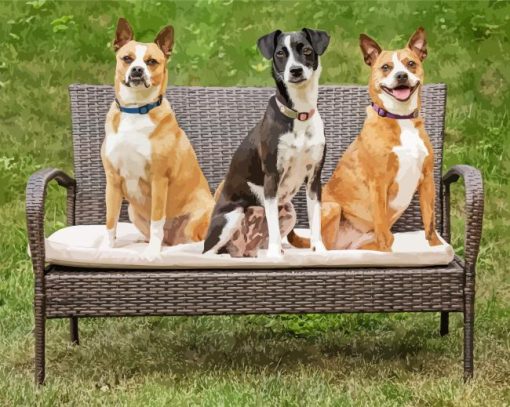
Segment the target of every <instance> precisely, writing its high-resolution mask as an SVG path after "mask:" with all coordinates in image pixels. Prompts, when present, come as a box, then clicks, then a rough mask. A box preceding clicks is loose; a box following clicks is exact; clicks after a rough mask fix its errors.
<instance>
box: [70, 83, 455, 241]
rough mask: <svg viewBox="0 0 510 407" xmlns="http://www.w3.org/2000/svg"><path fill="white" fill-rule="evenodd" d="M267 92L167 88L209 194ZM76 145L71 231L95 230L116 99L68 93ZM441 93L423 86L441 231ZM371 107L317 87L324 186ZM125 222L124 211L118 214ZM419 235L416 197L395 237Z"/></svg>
mask: <svg viewBox="0 0 510 407" xmlns="http://www.w3.org/2000/svg"><path fill="white" fill-rule="evenodd" d="M273 93H274V89H273V88H205V87H184V86H182V87H181V86H179V87H171V88H169V89H168V91H167V97H168V99H169V100H170V103H171V104H172V107H173V109H174V111H175V113H176V116H177V120H178V121H179V124H180V126H181V127H182V128H183V129H184V130H185V131H186V134H187V135H188V137H189V139H190V140H191V142H192V143H193V146H194V148H195V151H196V153H197V156H198V159H199V162H200V165H201V167H202V169H203V171H204V173H205V175H206V177H207V179H208V181H209V183H210V185H211V188H212V189H215V188H216V186H217V185H218V183H219V182H220V181H221V179H222V178H223V177H224V175H225V173H226V171H227V168H228V165H229V163H230V159H231V157H232V154H233V152H234V151H235V149H236V148H237V147H238V145H239V144H240V142H241V140H242V139H243V138H244V137H245V136H246V134H247V132H248V131H249V130H250V129H251V128H252V127H253V126H254V125H255V123H256V122H257V121H258V120H260V118H261V117H262V115H263V112H264V110H265V108H266V105H267V101H268V99H269V97H270V96H271V95H272V94H273ZM70 97H71V110H72V122H73V142H74V174H75V178H76V182H77V195H76V212H75V220H76V224H100V223H104V219H105V204H104V188H105V178H104V172H103V167H102V164H101V158H100V148H101V143H102V141H103V138H104V121H105V117H106V112H107V111H108V109H109V107H110V104H111V103H112V101H113V98H114V92H113V88H112V87H111V86H92V85H72V86H71V87H70ZM445 101H446V86H445V85H443V84H434V85H426V86H425V87H424V89H423V94H422V115H423V116H424V118H425V125H426V129H427V131H428V133H429V136H430V138H431V141H432V144H433V146H434V152H435V180H436V189H437V192H438V193H437V194H436V195H437V199H436V205H437V209H438V210H437V225H438V229H439V230H441V227H440V225H442V223H441V214H442V211H441V206H440V205H441V200H440V199H439V188H440V185H441V182H440V179H441V163H442V148H443V129H444V113H445ZM368 103H369V98H368V92H367V88H366V87H364V86H323V87H321V89H320V96H319V111H320V113H321V116H322V118H323V120H324V123H325V133H326V140H327V144H328V152H327V156H326V162H325V166H324V171H323V180H327V179H328V178H329V176H330V175H331V173H332V171H333V170H334V168H335V166H336V164H337V162H338V159H339V157H340V155H341V154H342V152H343V151H345V149H346V148H347V147H348V146H349V144H350V143H351V142H352V140H353V139H354V138H355V137H356V136H357V135H358V134H359V132H360V130H361V127H362V125H363V121H364V119H365V116H366V106H367V105H368ZM294 204H295V206H296V208H297V212H298V225H299V226H303V227H306V226H308V225H307V217H306V210H305V208H306V199H305V197H304V193H303V191H301V192H300V193H299V194H298V195H297V196H296V198H295V199H294ZM121 219H122V220H127V213H126V210H125V206H124V209H123V212H122V215H121ZM416 229H423V225H422V223H421V216H420V211H419V204H418V200H417V199H416V198H415V199H414V200H413V202H412V204H411V206H410V207H409V208H408V210H407V211H406V212H405V213H404V215H403V216H402V218H401V219H400V220H399V221H398V223H397V224H396V225H395V227H394V230H395V231H407V230H416Z"/></svg>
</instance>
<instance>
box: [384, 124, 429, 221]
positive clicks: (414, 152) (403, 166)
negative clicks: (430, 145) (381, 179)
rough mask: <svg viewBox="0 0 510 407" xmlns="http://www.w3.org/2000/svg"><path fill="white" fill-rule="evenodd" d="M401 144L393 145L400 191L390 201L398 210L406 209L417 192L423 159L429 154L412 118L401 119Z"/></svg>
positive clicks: (396, 178) (392, 206) (391, 205)
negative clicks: (396, 158) (396, 159)
mask: <svg viewBox="0 0 510 407" xmlns="http://www.w3.org/2000/svg"><path fill="white" fill-rule="evenodd" d="M398 124H399V126H400V145H399V146H395V147H393V152H394V153H395V154H396V155H397V157H398V171H397V175H396V177H395V182H396V183H397V184H398V192H397V195H396V196H395V198H393V200H392V201H391V202H390V207H391V208H393V209H394V210H396V211H399V212H401V211H404V210H405V209H406V208H407V207H408V206H409V204H410V203H411V200H412V199H413V195H414V193H415V192H416V188H417V186H418V183H419V182H420V180H421V177H422V168H423V161H424V160H425V157H427V156H428V151H427V148H426V147H425V144H424V143H423V140H422V139H421V137H420V133H419V131H418V129H417V128H416V127H415V126H414V123H413V122H412V121H411V120H399V121H398Z"/></svg>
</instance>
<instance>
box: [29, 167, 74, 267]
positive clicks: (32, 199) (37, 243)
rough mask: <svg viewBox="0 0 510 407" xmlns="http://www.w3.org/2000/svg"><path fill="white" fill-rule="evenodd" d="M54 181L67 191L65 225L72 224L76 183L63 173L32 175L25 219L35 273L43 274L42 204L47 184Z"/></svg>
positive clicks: (50, 170)
mask: <svg viewBox="0 0 510 407" xmlns="http://www.w3.org/2000/svg"><path fill="white" fill-rule="evenodd" d="M52 180H56V181H57V183H58V184H59V185H61V186H63V187H65V188H66V189H67V223H68V224H70V225H72V224H74V197H75V192H76V181H75V180H74V179H73V178H71V177H70V176H69V175H67V174H66V173H65V172H64V171H61V170H58V169H55V168H45V169H43V170H39V171H37V172H35V173H34V174H32V175H31V176H30V178H29V179H28V183H27V188H26V206H25V212H26V218H27V234H28V244H29V246H30V254H31V257H32V264H33V266H34V272H35V273H41V274H42V273H44V261H45V247H44V203H45V200H46V190H47V186H48V183H49V182H50V181H52Z"/></svg>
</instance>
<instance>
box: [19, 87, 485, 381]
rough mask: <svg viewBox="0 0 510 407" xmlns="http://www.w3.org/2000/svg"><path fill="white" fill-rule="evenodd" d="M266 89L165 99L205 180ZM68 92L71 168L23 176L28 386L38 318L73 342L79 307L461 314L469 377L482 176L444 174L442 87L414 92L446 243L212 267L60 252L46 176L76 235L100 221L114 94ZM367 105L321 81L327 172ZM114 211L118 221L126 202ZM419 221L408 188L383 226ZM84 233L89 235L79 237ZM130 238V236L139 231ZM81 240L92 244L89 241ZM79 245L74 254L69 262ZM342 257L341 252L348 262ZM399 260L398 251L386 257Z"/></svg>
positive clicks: (41, 345) (105, 90) (213, 175)
mask: <svg viewBox="0 0 510 407" xmlns="http://www.w3.org/2000/svg"><path fill="white" fill-rule="evenodd" d="M273 92H274V89H273V88H210V87H209V88H208V87H170V88H169V89H168V91H167V97H168V99H169V100H170V102H171V104H172V107H173V109H174V111H175V113H176V116H177V119H178V121H179V124H180V126H181V127H182V128H183V129H184V130H185V131H186V134H187V136H188V137H189V139H190V140H191V142H192V143H193V146H194V148H195V151H196V153H197V156H198V159H199V162H200V165H201V167H202V170H203V171H204V173H205V176H206V177H207V179H208V181H209V183H210V185H211V188H213V190H214V189H215V188H216V186H217V185H218V183H219V182H220V181H221V179H222V178H223V176H224V174H225V173H226V170H227V168H228V165H229V163H230V159H231V157H232V154H233V152H234V150H235V149H236V148H237V146H238V145H239V143H240V142H241V140H242V139H243V138H244V137H245V136H246V134H247V132H248V131H249V130H250V129H251V128H252V127H253V125H254V124H255V123H256V122H257V121H258V120H259V119H260V117H261V116H262V113H263V111H264V109H265V106H266V104H267V100H268V99H269V97H270V96H271V95H272V93H273ZM70 97H71V112H72V130H73V131H72V133H73V145H74V176H75V178H74V179H73V178H71V177H70V176H68V175H66V174H65V173H64V172H63V171H60V170H57V169H51V168H50V169H43V170H40V171H38V172H36V173H35V174H33V175H32V176H31V177H30V179H29V181H28V185H27V191H26V215H27V230H28V239H29V246H30V252H31V256H32V262H33V269H34V273H35V300H34V309H35V330H34V333H35V380H36V382H37V383H39V384H41V383H43V382H44V379H45V341H46V337H45V331H46V330H45V327H46V320H47V319H51V318H69V319H70V328H71V341H72V342H74V343H76V344H78V343H79V336H78V319H79V318H83V317H108V316H151V315H152V316H156V315H160V316H163V315H166V316H172V315H226V314H284V313H296V314H303V313H349V312H350V313H353V312H439V313H440V314H441V322H440V331H439V332H440V335H445V334H447V333H448V315H449V313H450V312H462V313H463V315H464V378H465V379H468V378H470V377H472V375H473V329H474V326H473V324H474V295H475V267H476V259H477V256H478V251H479V244H480V237H481V232H482V218H483V200H484V196H483V184H482V177H481V174H480V172H479V171H478V170H477V169H475V168H473V167H470V166H467V165H458V166H454V167H453V168H452V169H450V170H449V171H448V172H447V173H446V175H445V176H444V177H443V176H442V158H443V140H444V118H445V105H446V86H445V85H443V84H432V85H426V86H424V88H423V92H422V115H423V116H424V118H425V123H426V129H427V131H428V133H429V136H430V139H431V142H432V144H433V147H434V153H435V168H434V176H435V182H436V208H437V209H436V225H437V229H438V232H439V234H440V235H441V236H442V237H443V239H444V241H445V244H444V245H443V246H444V247H443V248H442V249H441V250H442V252H441V253H440V254H438V253H433V256H432V257H430V258H429V257H427V256H430V255H431V254H430V253H428V252H427V253H425V252H426V250H424V251H423V252H418V253H415V252H412V251H411V252H410V251H409V250H407V252H406V249H405V248H404V250H403V251H404V253H400V251H401V250H400V249H397V250H395V251H396V253H388V254H387V255H388V256H390V257H386V256H385V255H386V254H382V253H377V254H375V257H373V258H371V260H370V261H368V260H367V257H366V256H365V257H364V259H363V256H361V255H362V254H361V255H360V254H359V253H357V254H352V253H351V254H349V253H347V254H338V255H339V256H344V258H343V260H342V259H340V260H338V259H337V258H334V259H333V260H328V261H324V259H322V258H315V260H313V257H310V258H308V257H306V256H302V257H303V258H307V259H308V260H306V261H303V262H299V261H297V260H294V261H289V264H288V265H286V264H277V265H274V266H272V265H271V264H265V263H263V261H262V263H261V264H252V263H245V264H239V263H235V261H237V260H241V262H242V261H244V259H237V260H235V261H234V262H233V263H232V264H231V263H229V260H228V259H225V258H224V257H223V258H222V260H221V261H220V262H219V263H216V264H215V266H214V268H208V267H207V266H204V265H203V264H198V263H199V262H198V263H197V262H194V261H193V257H195V258H197V257H198V256H200V255H197V254H196V253H197V251H196V252H195V253H193V252H190V253H191V254H190V253H188V254H189V256H188V257H187V258H186V259H185V260H186V261H184V262H174V263H173V265H172V264H170V263H171V262H172V261H171V259H173V258H176V257H175V256H173V257H172V255H169V256H167V260H168V259H170V260H168V261H170V263H169V264H167V265H166V266H164V265H156V267H155V266H154V265H152V267H150V268H147V267H145V265H144V264H139V263H137V261H136V258H135V259H134V260H133V259H131V260H129V259H128V260H127V261H124V262H119V263H117V264H115V262H114V261H113V260H111V259H110V260H109V262H104V263H103V264H101V259H99V260H98V259H97V258H96V259H95V260H94V259H92V260H91V258H93V257H94V256H89V257H87V255H84V254H83V253H84V251H83V250H82V249H84V248H83V247H81V248H78V249H76V250H74V251H73V250H71V249H73V247H71V249H69V245H71V246H72V240H73V239H72V234H71V235H69V234H67V235H65V233H69V231H70V230H71V231H72V230H75V229H67V230H65V231H58V232H56V233H55V234H54V235H52V236H50V237H49V238H48V239H46V238H45V236H44V204H45V196H46V187H47V185H48V183H49V182H50V181H52V180H55V181H57V182H58V184H59V185H61V186H63V187H65V188H66V189H67V223H68V225H69V226H75V227H79V228H84V229H79V230H81V232H80V233H83V230H87V231H88V232H90V233H97V231H98V230H101V229H100V228H99V227H98V226H96V227H95V229H94V226H93V225H104V221H105V203H104V201H105V200H104V190H105V177H104V172H103V167H102V163H101V158H100V146H101V143H102V140H103V138H104V120H105V115H106V112H107V110H108V108H109V106H110V104H111V102H112V100H113V98H114V91H113V88H112V87H111V86H92V85H72V86H71V87H70ZM368 104H369V98H368V92H367V88H366V87H363V86H322V87H321V89H320V96H319V110H320V112H321V116H322V118H323V120H324V124H325V133H326V140H327V144H328V152H327V156H326V161H325V164H324V170H323V181H324V180H327V179H328V177H329V176H330V175H331V173H332V171H333V169H334V168H335V166H336V163H337V162H338V159H339V157H340V155H341V154H342V152H343V151H344V150H345V149H346V148H347V146H348V145H349V144H350V143H351V142H352V140H353V139H354V138H355V137H356V136H357V135H358V134H359V131H360V130H361V127H362V125H363V121H364V119H365V116H366V106H368ZM204 107H206V108H204ZM459 178H463V180H464V184H465V218H466V220H465V239H464V258H463V259H461V258H459V257H457V256H454V255H453V251H452V250H451V247H450V246H449V245H448V244H447V242H449V241H450V185H451V184H452V183H453V182H455V181H457V180H458V179H459ZM293 203H294V206H295V208H296V212H297V219H298V224H297V227H306V226H307V225H306V224H305V222H306V221H307V217H306V199H305V195H304V193H303V191H300V192H299V193H298V195H297V196H296V197H295V199H294V201H293ZM120 221H121V222H122V221H124V222H126V221H127V210H126V205H125V204H124V205H123V209H122V213H121V218H120ZM130 227H132V225H127V224H126V225H123V226H122V228H124V229H123V230H125V231H127V232H126V233H128V234H129V233H132V232H133V229H130ZM422 229H423V226H422V221H421V215H420V211H419V203H418V200H417V199H416V197H415V198H414V199H413V201H412V203H411V205H410V207H409V208H408V209H407V210H406V212H405V213H404V214H403V216H402V217H401V218H400V220H399V221H398V222H397V224H396V225H395V226H394V227H393V231H394V232H397V233H402V234H403V235H401V236H404V237H405V238H404V239H403V240H402V239H401V240H400V241H403V242H406V241H411V240H412V239H419V232H417V231H419V230H422ZM94 230H96V232H94ZM88 232H87V233H88ZM135 232H136V231H134V232H133V233H135ZM71 233H73V232H71ZM82 236H85V235H82ZM413 236H414V237H413ZM59 239H60V240H59ZM94 239H95V238H94V236H92V238H91V240H90V239H89V240H90V242H95V240H94ZM410 239H411V240H410ZM81 240H83V241H86V239H85V237H84V238H83V239H81ZM396 241H399V239H396ZM416 241H418V240H416ZM131 243H134V244H136V239H135V241H134V242H131ZM59 244H61V246H59ZM62 245H64V246H65V247H64V246H62ZM66 245H67V246H66ZM89 246H90V247H88V249H91V251H90V253H93V252H94V251H93V249H94V243H90V244H89ZM404 246H405V245H404ZM399 247H400V246H399ZM85 249H86V248H85ZM168 249H171V248H168ZM195 249H196V247H195ZM114 250H115V249H114ZM196 250H198V249H196ZM85 251H86V250H85ZM78 252H79V253H81V254H80V255H81V257H80V258H79V259H78V260H79V261H77V260H76V258H74V259H72V258H71V259H70V257H72V256H73V255H75V254H76V253H78ZM410 253H411V254H410ZM372 254H374V253H372ZM345 256H347V257H348V256H351V257H349V259H350V260H349V261H347V260H346V258H345ZM352 256H354V257H352ZM360 256H361V260H360ZM377 256H379V257H377ZM391 256H393V260H392V258H391ZM395 256H396V257H397V258H399V259H400V260H398V259H397V261H395ZM399 256H400V257H399ZM438 256H439V257H438ZM181 257H182V256H181ZM333 257H335V256H333ZM179 258H180V257H179ZM310 259H312V260H310ZM356 259H357V260H356ZM402 259H404V260H402ZM413 259H416V261H414V260H413ZM179 261H181V260H179ZM420 261H421V262H420ZM256 262H257V260H255V263H256ZM388 264H391V266H388Z"/></svg>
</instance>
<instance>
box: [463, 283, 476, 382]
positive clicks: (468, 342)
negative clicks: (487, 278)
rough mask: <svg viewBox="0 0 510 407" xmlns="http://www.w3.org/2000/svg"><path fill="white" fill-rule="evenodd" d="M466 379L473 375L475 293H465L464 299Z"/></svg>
mask: <svg viewBox="0 0 510 407" xmlns="http://www.w3.org/2000/svg"><path fill="white" fill-rule="evenodd" d="M464 301H465V303H464V381H465V382H466V381H468V380H469V379H471V378H472V377H473V369H474V367H473V353H474V350H473V345H474V325H475V307H474V293H469V292H466V293H465V299H464Z"/></svg>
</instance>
